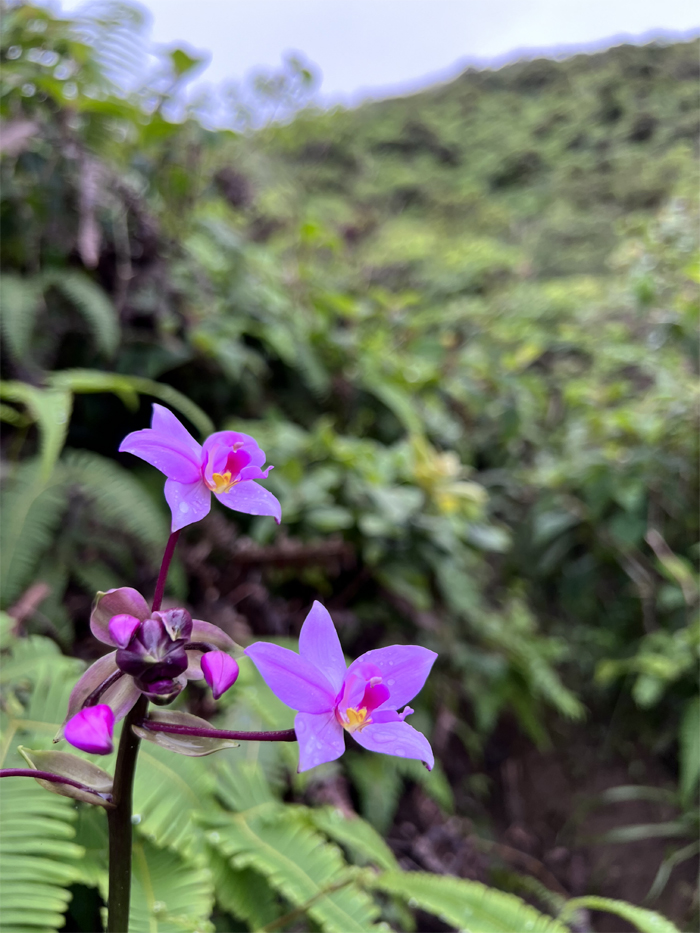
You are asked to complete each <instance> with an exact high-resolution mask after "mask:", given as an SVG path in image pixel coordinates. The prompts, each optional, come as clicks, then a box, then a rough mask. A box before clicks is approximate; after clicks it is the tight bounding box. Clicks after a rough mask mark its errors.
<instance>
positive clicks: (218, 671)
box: [200, 651, 238, 700]
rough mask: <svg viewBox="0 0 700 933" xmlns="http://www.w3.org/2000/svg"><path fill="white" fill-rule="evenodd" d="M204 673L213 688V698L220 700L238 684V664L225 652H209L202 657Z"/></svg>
mask: <svg viewBox="0 0 700 933" xmlns="http://www.w3.org/2000/svg"><path fill="white" fill-rule="evenodd" d="M200 663H201V665H202V673H203V674H204V679H205V680H206V682H207V683H208V684H209V686H210V687H211V692H212V696H213V697H214V699H215V700H218V699H219V697H220V696H221V694H222V693H226V691H227V690H228V688H229V687H232V686H233V685H234V684H235V683H236V678H237V677H238V664H237V663H236V662H235V661H234V659H233V658H232V657H231V656H230V655H228V654H225V653H224V652H223V651H207V653H206V654H204V655H202V660H201V662H200Z"/></svg>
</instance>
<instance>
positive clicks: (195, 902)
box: [105, 839, 214, 933]
mask: <svg viewBox="0 0 700 933" xmlns="http://www.w3.org/2000/svg"><path fill="white" fill-rule="evenodd" d="M105 893H106V892H105ZM213 906H214V885H213V883H212V880H211V875H210V873H209V872H208V871H207V869H206V868H204V867H202V866H196V865H192V864H189V863H187V862H185V861H183V860H182V859H181V858H178V856H177V855H175V853H174V852H170V851H167V850H164V849H157V848H156V847H155V846H153V845H151V844H150V843H149V842H146V841H145V840H142V839H139V840H138V841H137V840H134V849H133V876H132V884H131V906H130V910H129V930H130V931H132V933H183V931H186V930H191V931H197V933H200V931H201V933H208V931H211V930H213V929H214V925H213V924H212V923H210V922H209V916H210V914H211V912H212V909H213Z"/></svg>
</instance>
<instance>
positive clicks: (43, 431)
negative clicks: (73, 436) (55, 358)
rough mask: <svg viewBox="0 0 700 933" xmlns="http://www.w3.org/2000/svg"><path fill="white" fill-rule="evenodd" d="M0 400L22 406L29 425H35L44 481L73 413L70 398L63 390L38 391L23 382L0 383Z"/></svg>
mask: <svg viewBox="0 0 700 933" xmlns="http://www.w3.org/2000/svg"><path fill="white" fill-rule="evenodd" d="M0 398H4V399H5V400H6V401H9V402H20V403H22V404H23V405H26V406H27V408H28V409H29V414H30V416H31V419H32V421H35V422H36V423H37V426H38V428H39V442H40V448H41V465H42V468H41V478H42V480H44V481H47V480H48V479H49V477H50V476H51V472H52V470H53V468H54V465H55V463H56V461H57V460H58V458H59V456H60V453H61V451H62V450H63V445H64V443H65V440H66V434H67V432H68V422H69V421H70V415H71V411H72V409H73V396H72V395H71V393H70V392H67V391H66V390H65V389H38V388H37V387H36V386H32V385H29V384H28V383H26V382H2V383H0Z"/></svg>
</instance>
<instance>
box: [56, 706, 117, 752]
mask: <svg viewBox="0 0 700 933" xmlns="http://www.w3.org/2000/svg"><path fill="white" fill-rule="evenodd" d="M64 732H65V737H66V740H67V741H68V742H70V744H71V745H74V746H75V748H79V749H81V750H82V751H84V752H89V753H90V754H91V755H109V754H110V752H111V751H112V749H113V748H114V745H113V743H112V736H113V735H114V713H113V712H112V710H111V709H110V708H109V706H107V705H106V704H104V703H100V705H99V706H88V707H87V708H86V709H81V710H80V712H79V713H76V715H75V716H73V717H72V718H71V719H69V720H68V722H67V723H66V727H65V730H64Z"/></svg>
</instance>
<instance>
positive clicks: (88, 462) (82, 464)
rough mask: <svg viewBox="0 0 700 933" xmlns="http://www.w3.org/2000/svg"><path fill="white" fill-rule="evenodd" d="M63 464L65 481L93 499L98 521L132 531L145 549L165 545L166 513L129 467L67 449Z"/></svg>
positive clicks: (166, 531) (89, 453)
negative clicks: (130, 471) (74, 484)
mask: <svg viewBox="0 0 700 933" xmlns="http://www.w3.org/2000/svg"><path fill="white" fill-rule="evenodd" d="M61 467H62V469H63V477H64V478H65V481H66V482H68V483H76V484H77V485H79V486H80V489H81V491H82V492H83V493H84V494H85V495H86V496H88V497H89V498H90V499H91V500H92V504H93V509H94V515H95V517H96V518H97V519H98V520H99V521H101V522H103V523H104V524H105V525H107V526H109V527H114V528H119V529H122V530H124V531H127V532H129V533H130V534H131V535H133V537H134V538H136V540H137V541H140V542H141V543H142V544H143V545H144V546H145V547H146V548H152V549H155V550H156V551H157V550H159V549H160V548H162V546H163V541H165V540H166V539H167V537H168V522H167V520H166V517H165V514H164V512H163V511H162V510H161V509H159V508H158V507H157V506H156V504H155V502H154V501H153V498H152V497H151V496H150V495H149V494H148V492H146V490H145V489H144V487H143V486H142V485H141V483H139V481H138V480H137V479H135V478H134V477H133V476H132V475H131V474H130V473H129V472H128V470H125V469H124V468H123V467H121V466H119V465H118V464H116V463H114V461H113V460H108V459H107V458H106V457H101V456H99V454H95V453H91V452H89V451H86V450H69V451H66V455H65V457H64V458H63V460H62V461H61ZM99 589H105V587H104V586H101V587H99Z"/></svg>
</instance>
